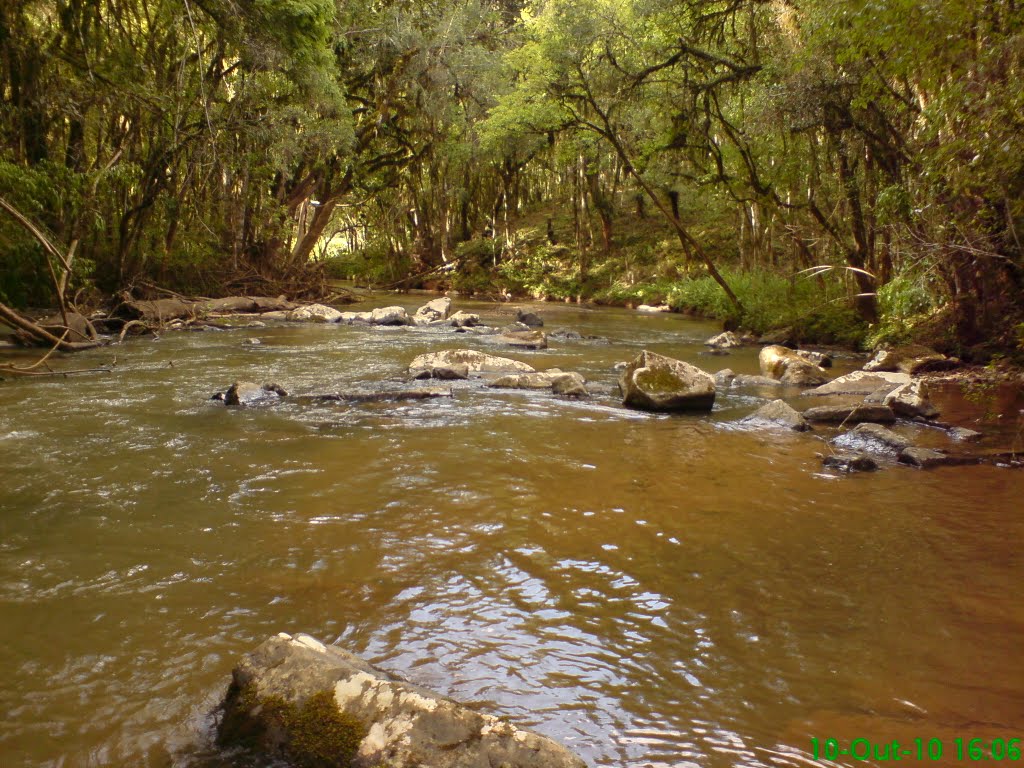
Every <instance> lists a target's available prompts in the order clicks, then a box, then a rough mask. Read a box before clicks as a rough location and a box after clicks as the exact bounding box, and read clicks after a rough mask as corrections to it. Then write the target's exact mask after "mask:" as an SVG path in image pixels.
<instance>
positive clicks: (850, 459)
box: [821, 453, 878, 472]
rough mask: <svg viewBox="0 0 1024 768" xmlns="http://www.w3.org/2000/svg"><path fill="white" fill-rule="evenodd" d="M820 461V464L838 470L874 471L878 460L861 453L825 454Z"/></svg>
mask: <svg viewBox="0 0 1024 768" xmlns="http://www.w3.org/2000/svg"><path fill="white" fill-rule="evenodd" d="M821 463H822V466H825V467H828V468H829V469H838V470H839V471H840V472H874V471H875V470H876V469H878V462H877V461H875V460H874V459H873V458H871V457H870V456H865V455H864V454H862V453H852V454H850V453H848V454H835V455H832V456H825V457H823V458H822V460H821Z"/></svg>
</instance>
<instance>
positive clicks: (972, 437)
mask: <svg viewBox="0 0 1024 768" xmlns="http://www.w3.org/2000/svg"><path fill="white" fill-rule="evenodd" d="M949 436H950V437H951V438H952V439H954V440H959V441H961V442H965V443H973V442H976V441H978V440H981V438H982V434H981V432H978V431H976V430H973V429H968V428H967V427H951V428H950V430H949Z"/></svg>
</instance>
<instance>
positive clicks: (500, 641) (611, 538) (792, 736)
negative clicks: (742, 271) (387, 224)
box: [0, 297, 1024, 768]
mask: <svg viewBox="0 0 1024 768" xmlns="http://www.w3.org/2000/svg"><path fill="white" fill-rule="evenodd" d="M399 301H400V302H402V303H404V304H406V306H408V307H410V308H414V307H415V306H416V304H418V303H420V302H418V301H417V300H416V299H415V298H413V297H402V298H401V299H400V300H399ZM393 302H394V299H393V298H392V299H390V300H388V301H387V302H385V303H393ZM456 307H462V308H465V309H468V310H470V311H478V312H481V313H482V314H484V316H485V320H487V319H488V318H490V319H492V321H493V322H499V321H500V322H502V323H504V322H508V321H509V320H511V319H512V318H511V316H510V315H509V314H508V310H507V309H505V308H500V307H494V306H492V305H475V304H472V303H470V302H462V301H458V300H457V301H456ZM539 309H540V311H541V312H542V313H543V314H544V315H545V316H546V317H547V325H548V330H552V329H553V328H555V327H558V326H567V327H571V328H574V329H576V330H579V331H581V332H583V333H585V334H596V335H600V336H603V337H606V338H608V339H609V340H610V343H597V342H584V343H580V342H566V343H557V342H552V345H551V349H549V350H545V351H540V352H526V353H514V354H509V353H508V352H507V351H501V350H499V349H497V348H493V347H491V346H489V345H488V341H487V340H486V339H483V338H478V337H466V336H456V335H455V334H450V333H449V334H443V333H436V332H431V331H427V330H414V329H408V328H399V329H371V328H365V327H364V328H356V327H339V326H315V325H311V326H305V325H304V326H298V325H290V324H285V323H279V324H276V325H275V324H268V326H267V327H264V328H246V329H239V330H230V331H210V332H202V333H199V332H195V333H187V332H179V333H166V334H164V335H163V336H162V338H160V339H158V340H155V341H154V340H152V339H139V340H134V341H129V342H127V343H125V344H123V345H121V346H118V347H110V348H106V349H101V350H96V351H90V352H85V353H80V354H78V355H76V356H74V357H73V358H70V359H67V360H65V361H61V362H60V363H59V365H68V366H73V367H83V366H89V365H95V364H101V363H109V362H111V361H112V360H113V359H114V356H115V355H116V366H115V368H114V372H113V373H110V374H96V375H86V376H79V377H74V378H68V379H66V380H65V379H43V380H25V379H20V380H15V381H7V382H2V383H0V479H2V485H0V668H2V669H3V675H2V677H0V717H2V720H0V765H2V766H4V768H7V767H8V766H30V767H33V768H35V767H37V766H55V767H56V766H61V767H68V768H78V767H79V766H113V767H116V768H121V767H125V768H127V767H128V766H153V767H160V768H164V767H165V766H180V767H181V768H200V767H208V766H222V767H225V768H228V767H232V768H241V766H246V765H251V764H252V763H251V762H249V761H248V760H247V759H243V758H238V757H232V756H230V755H221V754H219V753H217V751H216V750H215V749H213V748H211V746H210V732H211V723H212V721H213V719H212V715H211V712H212V711H213V709H214V708H215V706H216V703H217V701H218V698H219V697H220V696H222V694H223V692H224V690H225V688H226V685H227V683H228V681H229V677H230V671H231V668H232V666H233V664H234V662H235V660H236V659H238V657H239V656H240V655H241V654H242V653H244V652H245V651H247V650H249V649H251V648H252V647H253V646H255V645H256V644H258V643H259V642H261V641H262V640H264V639H265V638H267V637H268V636H270V635H272V634H274V633H277V632H280V631H286V632H290V633H294V632H308V633H310V634H312V635H314V636H316V637H318V638H320V639H321V640H323V641H325V642H328V643H337V644H339V645H341V646H343V647H344V648H346V649H348V650H350V651H353V652H355V653H358V654H360V655H362V656H364V657H366V658H367V659H369V660H370V661H372V662H374V663H376V664H378V665H379V666H382V667H384V668H386V669H387V670H389V671H392V672H396V673H398V674H400V675H402V676H404V677H407V678H409V679H411V680H413V681H414V682H416V683H419V684H422V685H425V686H427V687H429V688H432V689H435V690H437V691H439V692H441V693H443V694H447V695H451V696H453V697H455V698H458V699H460V700H463V701H466V702H470V703H472V704H473V705H474V706H476V707H478V708H479V709H481V710H484V711H487V712H490V713H493V714H497V715H501V716H506V717H509V718H511V719H512V720H513V721H515V722H516V723H517V724H520V725H523V726H528V727H531V728H534V729H536V730H538V731H540V732H543V733H545V734H548V735H550V736H553V737H555V738H557V739H559V740H561V741H562V742H564V743H566V744H567V745H568V746H570V747H571V748H573V749H574V750H575V751H577V752H578V753H579V754H580V755H581V756H583V757H584V758H585V759H586V760H587V762H588V764H590V765H592V766H608V767H611V766H625V767H627V768H663V767H664V768H667V767H669V766H673V767H674V766H801V765H802V766H808V765H827V764H830V763H827V762H826V761H825V760H824V759H818V760H815V759H813V755H812V752H811V739H812V738H817V739H819V740H822V741H823V740H824V739H825V738H829V737H834V738H836V739H838V740H839V741H840V744H842V745H843V746H845V745H846V744H848V743H849V742H850V741H851V740H853V739H858V738H860V739H867V740H870V741H871V742H872V743H883V742H885V743H889V742H891V741H892V740H894V739H895V740H899V741H900V742H901V744H904V745H913V743H914V739H916V738H920V739H923V740H924V741H925V742H927V741H928V740H930V739H939V740H941V743H942V745H944V749H945V756H944V757H943V758H942V759H941V760H940V761H938V762H937V763H934V764H947V765H955V764H961V763H960V761H957V760H956V755H955V754H954V752H953V750H954V740H955V739H957V738H962V739H964V742H965V743H966V741H967V740H968V739H972V738H982V739H985V740H986V742H990V741H991V740H992V739H997V738H1002V739H1010V738H1019V737H1021V736H1024V602H1022V600H1021V584H1022V583H1024V556H1022V554H1021V542H1022V541H1024V514H1022V511H1024V501H1022V499H1024V472H1020V471H1013V470H1007V469H1000V468H997V467H992V466H984V467H964V468H947V469H940V470H936V471H931V472H921V471H915V470H911V469H907V468H902V467H896V466H891V467H887V468H886V469H885V470H884V471H881V472H877V473H872V474H862V475H855V476H838V475H835V474H831V473H828V472H825V471H823V470H822V469H821V463H820V459H819V458H818V456H817V454H818V453H821V452H824V451H826V450H827V447H826V445H825V443H824V442H823V440H822V437H823V436H824V437H827V436H828V434H829V433H828V432H827V431H821V430H819V432H818V433H817V434H816V435H815V436H807V435H796V434H790V433H782V432H773V431H767V430H763V429H749V428H744V427H742V426H740V425H738V424H737V423H736V422H737V420H738V419H740V418H741V417H743V416H744V415H746V414H748V413H750V412H751V411H752V410H754V409H755V408H756V407H758V406H759V405H760V404H763V403H764V402H766V400H767V399H770V398H773V397H775V396H777V392H772V391H763V390H742V389H732V390H728V391H725V392H720V394H719V398H718V402H717V403H716V406H715V410H714V412H713V413H712V414H710V415H696V416H695V415H690V416H672V417H665V416H651V415H646V414H641V413H637V412H632V411H628V410H625V409H623V408H621V407H620V406H619V404H618V400H617V398H615V397H614V396H613V394H612V388H613V385H614V381H615V373H614V370H613V366H614V364H615V363H616V362H617V361H619V360H625V359H629V358H632V357H633V356H635V355H636V353H637V352H639V350H640V349H642V348H644V347H647V348H649V349H652V350H654V351H658V352H662V353H664V354H669V355H672V356H674V357H678V358H682V359H685V360H689V361H691V362H694V363H696V364H697V365H700V366H701V367H703V368H705V369H707V370H711V371H714V370H717V369H718V368H721V367H725V366H729V367H731V368H732V369H733V370H735V371H736V372H738V373H756V372H757V361H756V350H741V351H738V352H735V353H734V354H733V355H731V356H729V357H721V358H719V357H708V356H703V355H701V352H702V350H703V347H702V345H701V342H702V341H703V340H704V339H705V338H707V337H708V336H709V335H711V334H712V333H713V332H715V331H716V330H717V328H715V327H714V326H712V325H711V324H708V323H703V322H698V321H694V320H688V319H685V318H683V317H681V316H678V315H656V316H645V315H640V314H637V313H632V312H628V311H626V310H590V309H583V308H576V307H562V306H549V305H540V307H539ZM499 312H502V313H504V314H502V316H501V317H500V318H497V319H495V318H494V316H495V315H496V314H498V313H499ZM253 337H255V338H259V339H260V340H261V342H262V343H261V344H259V345H250V344H248V343H247V340H248V339H250V338H253ZM458 346H471V347H475V348H479V349H484V350H487V351H491V352H494V353H496V354H509V356H512V357H516V358H518V359H521V360H525V361H527V362H530V363H531V364H533V365H534V366H535V367H537V368H544V367H551V366H559V367H561V368H563V369H567V370H578V371H580V372H582V373H583V374H584V375H586V376H587V377H588V379H589V380H590V381H591V382H592V387H593V389H594V391H595V392H596V393H597V394H596V396H595V397H594V398H592V399H591V400H590V401H587V402H575V401H567V400H562V399H558V398H555V397H553V396H551V395H550V394H543V393H522V392H508V391H506V392H501V391H495V390H487V389H482V388H481V387H480V386H479V384H470V385H468V386H467V384H466V383H463V382H458V383H456V386H455V397H454V398H452V399H450V400H448V399H445V400H434V401H425V402H414V403H410V402H405V403H378V404H364V405H355V406H352V405H342V404H333V405H328V406H317V407H314V406H309V405H299V404H295V403H285V404H281V405H276V406H273V407H266V408H250V409H229V408H225V407H224V406H222V405H220V404H218V403H214V402H211V401H210V400H209V397H210V395H211V393H213V392H214V391H216V390H219V389H224V388H225V387H226V386H227V385H228V384H230V383H231V382H232V381H234V380H236V379H249V380H254V381H258V382H263V381H276V382H277V383H278V384H280V385H282V386H284V387H285V388H286V389H288V390H289V391H291V392H293V393H296V394H303V393H310V392H324V391H336V390H339V389H357V388H363V387H369V386H374V385H380V383H381V382H384V381H386V380H389V379H394V380H396V383H397V382H398V381H399V380H401V378H402V375H403V372H404V369H405V367H406V366H407V365H408V363H409V362H410V361H411V360H412V358H413V357H414V356H415V355H417V354H419V353H421V352H426V351H432V350H436V349H443V348H451V347H458ZM855 364H858V363H857V362H856V361H849V362H848V363H846V364H845V366H846V367H847V368H850V367H853V366H854V365H855ZM843 365H844V364H843V363H842V361H841V362H840V365H839V368H840V370H842V369H843ZM976 394H977V393H975V395H976ZM982 394H984V393H982ZM787 395H790V396H792V397H793V402H795V403H796V402H799V401H800V398H799V397H798V396H797V393H795V392H788V393H787ZM1011 397H1012V395H1011ZM937 400H938V404H939V405H940V407H942V409H943V411H944V414H943V416H944V418H947V419H948V420H950V421H955V422H956V423H960V424H963V425H965V426H973V427H975V428H977V427H978V423H979V420H980V423H981V424H982V428H983V429H985V430H995V431H996V432H997V436H996V437H995V438H991V439H990V440H992V441H994V443H993V445H995V444H997V443H998V447H1006V446H1008V445H1009V444H1011V443H1012V441H1013V439H1014V437H1015V435H1017V434H1018V431H1019V422H1014V418H1015V417H1014V416H1013V413H1015V412H1016V411H1014V410H1013V408H1018V407H1020V406H1021V403H1020V401H1019V400H1018V401H1017V402H1016V403H1013V402H1011V403H1010V405H1011V406H1012V407H1010V409H1009V410H1010V415H1008V416H1007V415H1004V416H1003V417H1002V418H1001V419H1000V418H997V416H996V414H995V413H994V412H993V411H992V405H993V404H992V403H991V402H986V400H985V398H984V397H980V398H979V397H977V396H974V397H973V400H968V399H965V398H964V397H962V394H961V393H960V392H959V391H957V390H946V391H943V392H941V393H939V396H938V398H937ZM999 410H1003V411H1005V410H1007V403H1005V402H1004V403H1001V404H999ZM1011 422H1014V423H1011ZM904 429H908V428H904ZM907 434H914V436H915V437H916V438H917V439H919V440H921V441H923V442H925V443H929V444H942V441H943V440H944V437H943V436H942V435H941V434H940V433H938V432H935V431H927V430H925V431H920V432H917V433H911V432H908V433H907ZM875 762H878V763H879V764H881V762H884V761H875ZM910 762H916V760H911V761H910ZM925 762H928V761H927V760H925ZM832 764H840V765H853V764H857V765H864V764H866V763H863V762H856V761H852V760H849V759H847V761H846V762H844V761H843V760H839V761H838V762H837V763H832ZM867 764H870V763H867Z"/></svg>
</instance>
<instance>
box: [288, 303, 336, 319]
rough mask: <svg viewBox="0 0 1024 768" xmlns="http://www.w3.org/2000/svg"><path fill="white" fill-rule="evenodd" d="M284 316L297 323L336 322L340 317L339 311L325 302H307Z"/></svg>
mask: <svg viewBox="0 0 1024 768" xmlns="http://www.w3.org/2000/svg"><path fill="white" fill-rule="evenodd" d="M285 318H286V319H288V320H292V321H294V322H298V323H336V322H338V321H339V320H340V319H341V312H339V311H338V310H336V309H335V308H334V307H328V306H327V305H326V304H307V305H306V306H304V307H298V308H297V309H293V310H292V311H291V312H289V313H288V314H287V315H285Z"/></svg>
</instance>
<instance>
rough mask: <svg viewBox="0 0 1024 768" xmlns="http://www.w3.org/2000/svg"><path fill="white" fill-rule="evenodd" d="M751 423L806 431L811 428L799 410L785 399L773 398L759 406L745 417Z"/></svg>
mask: <svg viewBox="0 0 1024 768" xmlns="http://www.w3.org/2000/svg"><path fill="white" fill-rule="evenodd" d="M743 422H745V423H749V424H769V425H774V426H779V427H785V428H786V429H792V430H795V431H797V432H806V431H807V430H809V429H810V428H811V425H810V424H808V423H807V419H805V418H804V417H803V416H802V415H801V414H800V412H799V411H796V410H794V409H793V408H792V407H791V406H790V405H789V404H788V403H787V402H786V401H785V400H772V401H771V402H770V403H768V404H767V405H763V406H761V407H760V408H758V409H757V410H756V411H754V413H752V414H750V415H749V416H747V417H746V418H744V419H743Z"/></svg>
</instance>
